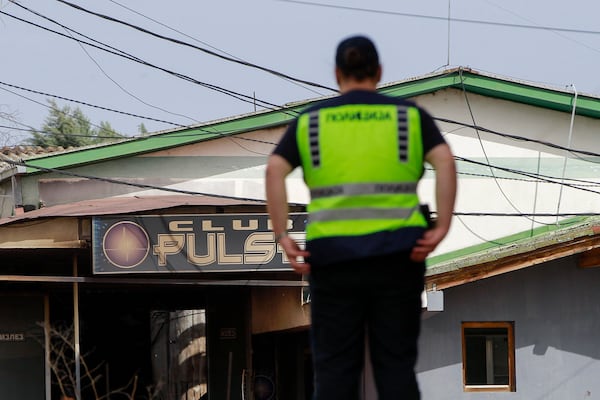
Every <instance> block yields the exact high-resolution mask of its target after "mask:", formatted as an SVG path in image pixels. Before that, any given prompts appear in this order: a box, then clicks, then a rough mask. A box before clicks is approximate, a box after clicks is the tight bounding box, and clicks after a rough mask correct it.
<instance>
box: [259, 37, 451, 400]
mask: <svg viewBox="0 0 600 400" xmlns="http://www.w3.org/2000/svg"><path fill="white" fill-rule="evenodd" d="M335 76H336V79H337V83H338V85H339V88H340V96H337V97H334V98H331V99H328V100H325V101H322V102H320V103H318V104H317V105H315V106H313V107H311V108H309V109H307V110H306V111H305V112H304V113H302V114H301V115H300V116H299V117H298V118H297V119H296V120H295V121H293V122H292V123H291V124H290V125H289V127H288V129H287V130H286V132H285V134H284V136H283V137H282V139H281V141H280V143H279V144H278V145H277V147H276V149H275V150H274V151H273V154H271V156H270V157H269V161H268V165H267V172H266V194H267V205H268V210H269V214H270V217H271V219H272V222H273V232H274V233H275V237H276V238H277V240H278V241H279V243H280V244H281V246H282V247H283V249H284V251H285V252H286V254H287V256H288V258H289V260H290V263H291V265H292V267H293V268H294V270H295V271H296V272H298V273H301V274H309V282H310V291H311V319H312V323H311V343H312V349H313V363H314V372H315V393H314V399H315V400H332V399H343V400H352V399H358V396H359V387H360V376H361V372H362V369H363V366H364V354H365V350H364V344H365V341H366V338H368V344H369V349H370V354H371V363H372V365H373V374H374V378H375V383H376V387H377V391H378V397H379V399H380V400H392V399H394V400H396V399H419V396H420V394H419V389H418V384H417V381H416V377H415V372H414V366H415V362H416V358H417V340H418V336H419V329H420V312H421V302H420V295H421V292H422V290H423V285H424V271H425V262H424V261H425V258H426V257H427V255H428V254H429V253H430V252H431V251H433V250H434V249H435V248H436V246H437V245H438V244H439V243H440V242H441V241H442V239H443V238H444V237H445V236H446V234H447V232H448V230H449V228H450V220H451V217H452V211H453V208H454V200H455V192H456V170H455V165H454V158H453V156H452V153H451V151H450V148H449V146H448V145H447V144H446V143H445V141H444V139H443V137H442V135H441V133H440V131H439V129H438V128H437V127H436V125H435V123H434V122H433V120H432V118H431V116H430V115H429V114H428V113H427V112H426V111H425V110H423V109H421V108H420V107H418V106H417V105H416V104H414V103H412V102H409V101H406V100H403V99H399V98H392V97H388V96H384V95H381V94H379V93H377V91H376V87H377V84H378V83H379V81H380V78H381V65H380V63H379V57H378V54H377V50H376V48H375V46H374V44H373V42H372V41H371V40H370V39H368V38H367V37H364V36H353V37H349V38H347V39H345V40H343V41H342V42H340V44H339V45H338V48H337V53H336V69H335ZM424 162H427V163H429V164H431V165H432V166H433V168H434V169H435V172H436V207H437V220H436V222H435V224H434V225H433V226H430V225H428V222H427V219H426V216H425V215H423V213H422V212H421V211H420V207H419V204H420V202H419V198H418V196H417V184H418V181H419V179H420V178H421V177H422V175H423V172H424ZM296 167H301V168H302V171H303V173H304V180H305V182H306V184H307V186H308V188H309V189H310V194H311V201H310V203H309V205H308V207H307V211H308V214H309V217H308V224H307V227H306V249H305V250H303V249H301V248H300V247H299V246H298V244H297V243H296V242H295V241H294V240H292V238H291V237H289V236H288V235H287V232H286V221H287V219H288V205H287V193H286V188H285V178H286V176H287V175H288V174H289V173H290V172H291V171H292V170H293V169H295V168H296Z"/></svg>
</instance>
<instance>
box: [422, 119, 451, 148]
mask: <svg viewBox="0 0 600 400" xmlns="http://www.w3.org/2000/svg"><path fill="white" fill-rule="evenodd" d="M420 111H421V130H422V135H423V136H422V138H423V154H427V153H428V152H429V151H430V150H431V149H433V148H434V147H435V146H437V145H438V144H442V143H446V140H445V139H444V137H443V136H442V133H441V132H440V130H439V128H438V127H437V125H436V123H435V121H434V120H433V118H432V117H431V115H429V113H428V112H427V111H425V110H423V109H420Z"/></svg>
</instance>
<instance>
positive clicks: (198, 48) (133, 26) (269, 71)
mask: <svg viewBox="0 0 600 400" xmlns="http://www.w3.org/2000/svg"><path fill="white" fill-rule="evenodd" d="M57 1H58V2H60V3H63V4H65V5H67V6H69V7H72V8H75V9H76V10H79V11H83V12H85V13H88V14H91V15H94V16H96V17H99V18H102V19H105V20H108V21H111V22H116V23H118V24H121V25H125V26H127V27H129V28H132V29H135V30H137V31H140V32H143V33H146V34H148V35H152V36H154V37H156V38H159V39H163V40H166V41H169V42H173V43H176V44H179V45H182V46H186V47H190V48H193V49H195V50H200V51H202V52H204V53H206V54H209V55H212V56H215V57H218V58H221V59H223V60H226V61H230V62H233V63H236V64H240V65H244V66H247V67H251V68H256V69H258V70H261V71H264V72H268V73H270V74H273V75H275V76H278V77H280V78H285V79H288V80H291V81H294V82H298V83H302V84H304V85H309V86H313V87H317V88H320V89H327V90H330V91H332V92H335V93H337V92H338V90H337V89H333V88H330V87H328V86H325V85H321V84H319V83H315V82H310V81H306V80H303V79H298V78H294V77H292V76H290V75H287V74H284V73H282V72H279V71H275V70H273V69H270V68H266V67H262V66H260V65H257V64H253V63H249V62H246V61H242V60H239V59H236V58H232V57H228V56H224V55H222V54H219V53H216V52H214V51H211V50H208V49H205V48H203V47H200V46H196V45H194V44H191V43H187V42H184V41H182V40H179V39H175V38H171V37H168V36H164V35H161V34H158V33H156V32H152V31H150V30H148V29H145V28H142V27H140V26H137V25H133V24H131V23H129V22H126V21H122V20H119V19H117V18H114V17H111V16H108V15H105V14H100V13H97V12H94V11H91V10H88V9H86V8H83V7H81V6H79V5H76V4H73V3H70V2H68V1H65V0H57Z"/></svg>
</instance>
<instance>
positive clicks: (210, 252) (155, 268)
mask: <svg viewBox="0 0 600 400" xmlns="http://www.w3.org/2000/svg"><path fill="white" fill-rule="evenodd" d="M287 225H288V226H287V228H288V231H289V232H290V236H292V237H293V238H295V239H296V240H297V241H298V242H299V243H300V244H301V245H303V243H304V238H305V233H304V229H305V226H306V214H304V213H297V214H291V215H290V218H289V219H288V222H287ZM271 228H272V227H271V221H270V219H269V217H268V215H267V214H207V215H160V216H159V215H148V216H147V215H144V216H137V215H136V216H111V217H95V218H94V219H93V234H92V242H93V261H94V273H95V274H106V273H110V274H114V273H178V272H179V273H190V272H228V271H229V272H240V271H244V272H247V271H283V270H289V269H290V265H289V261H288V259H287V257H286V256H285V253H284V252H283V249H282V248H281V246H280V245H279V244H278V243H277V242H276V241H275V237H274V235H273V232H272V231H271Z"/></svg>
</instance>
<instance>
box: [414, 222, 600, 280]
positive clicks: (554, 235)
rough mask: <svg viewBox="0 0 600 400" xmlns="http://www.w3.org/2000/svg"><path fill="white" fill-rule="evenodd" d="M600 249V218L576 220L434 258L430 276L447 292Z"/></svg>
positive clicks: (430, 278)
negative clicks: (475, 282)
mask: <svg viewBox="0 0 600 400" xmlns="http://www.w3.org/2000/svg"><path fill="white" fill-rule="evenodd" d="M594 249H600V215H596V216H590V217H576V218H571V219H568V220H564V221H560V222H559V223H558V224H555V225H546V226H542V227H539V228H536V229H533V230H530V231H527V232H521V233H518V234H515V235H510V236H507V237H504V238H500V239H495V240H494V242H493V243H492V242H487V243H483V244H479V245H476V246H471V247H467V248H464V249H460V250H457V251H454V252H450V253H446V254H442V255H439V256H436V257H431V258H430V259H428V260H427V264H428V266H427V273H426V275H427V277H428V282H429V285H430V287H431V285H433V284H436V287H438V288H440V289H443V288H446V287H451V286H456V285H460V284H463V283H468V282H471V281H475V280H478V279H482V278H485V277H489V276H493V275H498V274H500V273H505V272H510V271H513V270H516V269H521V268H526V267H529V266H533V265H537V264H541V263H544V262H548V261H552V260H556V259H559V258H563V257H567V256H572V255H576V254H580V253H584V252H589V251H593V250H594Z"/></svg>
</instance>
